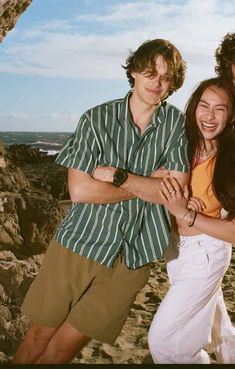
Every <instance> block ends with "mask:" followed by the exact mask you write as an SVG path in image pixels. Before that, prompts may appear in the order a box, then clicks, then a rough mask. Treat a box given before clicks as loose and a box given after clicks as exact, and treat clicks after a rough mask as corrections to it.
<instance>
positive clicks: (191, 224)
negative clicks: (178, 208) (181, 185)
mask: <svg viewBox="0 0 235 369" xmlns="http://www.w3.org/2000/svg"><path fill="white" fill-rule="evenodd" d="M196 217H197V212H196V211H193V219H192V222H191V223H190V224H189V225H188V227H192V226H193V225H194V223H195V220H196Z"/></svg>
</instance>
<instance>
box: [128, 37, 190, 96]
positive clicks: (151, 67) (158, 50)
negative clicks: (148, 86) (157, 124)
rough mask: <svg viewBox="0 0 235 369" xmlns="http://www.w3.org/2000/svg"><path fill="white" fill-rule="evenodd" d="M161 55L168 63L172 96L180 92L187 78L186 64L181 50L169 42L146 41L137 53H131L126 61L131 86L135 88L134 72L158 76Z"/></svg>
mask: <svg viewBox="0 0 235 369" xmlns="http://www.w3.org/2000/svg"><path fill="white" fill-rule="evenodd" d="M159 55H161V56H162V57H163V58H164V59H165V60H166V62H167V65H168V74H169V81H170V91H169V94H168V96H169V95H171V94H172V93H173V92H174V91H176V90H178V89H179V88H180V87H181V86H182V84H183V82H184V78H185V72H186V63H185V62H184V60H183V59H182V56H181V54H180V52H179V50H178V49H177V48H176V47H175V46H174V45H173V44H171V43H170V42H169V41H167V40H163V39H155V40H150V41H149V40H148V41H145V42H144V43H143V44H142V45H140V47H139V48H138V49H137V50H136V51H135V52H132V51H131V52H130V55H129V56H128V58H127V59H126V65H125V66H122V67H123V68H124V69H125V70H126V75H127V78H128V81H129V83H130V86H131V87H133V86H134V78H133V77H132V73H133V72H137V73H143V72H145V73H148V74H149V75H150V76H154V75H155V74H156V58H157V57H158V56H159Z"/></svg>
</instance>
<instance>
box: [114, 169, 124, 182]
mask: <svg viewBox="0 0 235 369" xmlns="http://www.w3.org/2000/svg"><path fill="white" fill-rule="evenodd" d="M116 179H117V180H118V181H120V182H122V181H123V180H124V181H125V180H126V172H124V171H123V170H119V171H118V172H117V174H116Z"/></svg>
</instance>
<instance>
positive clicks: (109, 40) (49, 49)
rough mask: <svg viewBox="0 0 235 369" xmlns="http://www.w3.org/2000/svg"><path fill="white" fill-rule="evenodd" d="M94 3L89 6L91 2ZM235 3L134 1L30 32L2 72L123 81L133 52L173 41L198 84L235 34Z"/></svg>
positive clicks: (12, 49)
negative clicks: (227, 38) (144, 45)
mask: <svg viewBox="0 0 235 369" xmlns="http://www.w3.org/2000/svg"><path fill="white" fill-rule="evenodd" d="M88 3H89V1H88ZM234 16H235V0H224V1H220V0H206V1H205V0H198V1H194V0H187V1H185V2H182V1H160V0H151V1H135V2H133V1H129V2H126V3H118V4H116V5H109V6H107V7H106V8H104V9H103V14H95V13H89V14H83V15H81V16H77V17H74V18H73V19H67V20H56V19H55V20H53V21H51V22H48V23H44V24H41V25H38V26H35V27H34V28H31V29H26V30H25V31H24V32H22V34H21V35H20V34H19V32H18V33H17V41H15V43H14V45H13V46H7V45H6V44H5V45H6V46H5V45H4V47H3V48H2V61H1V62H0V71H1V72H5V73H12V74H23V75H24V74H25V75H41V76H45V77H52V78H57V77H61V78H73V79H74V78H75V79H79V78H85V79H86V78H88V79H122V78H125V73H124V71H123V70H122V68H121V67H120V66H121V64H123V63H125V58H126V56H127V54H128V52H129V49H135V48H136V47H137V46H138V45H139V44H140V43H141V42H143V41H145V40H146V39H152V38H167V39H169V40H170V41H172V42H173V43H175V45H176V46H177V47H178V48H179V49H180V50H181V52H182V54H183V57H184V59H185V60H186V61H187V64H188V70H189V71H190V73H191V76H192V77H191V78H192V79H193V80H194V79H196V78H197V77H199V76H200V75H204V74H205V73H204V72H203V71H205V72H206V73H208V72H209V73H213V64H214V59H213V58H214V50H215V48H216V47H217V45H218V43H219V41H220V40H221V38H222V37H223V36H224V34H225V33H227V32H229V31H230V32H231V31H234Z"/></svg>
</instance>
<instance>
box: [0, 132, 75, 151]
mask: <svg viewBox="0 0 235 369" xmlns="http://www.w3.org/2000/svg"><path fill="white" fill-rule="evenodd" d="M71 134H72V133H71V132H1V131H0V141H2V142H3V144H4V145H5V146H9V145H14V144H26V145H30V146H31V147H32V148H38V149H39V150H40V151H43V152H46V153H47V155H54V154H56V153H58V152H59V151H60V149H61V148H62V146H63V145H64V144H65V143H66V142H67V140H68V138H69V137H70V136H71Z"/></svg>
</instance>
